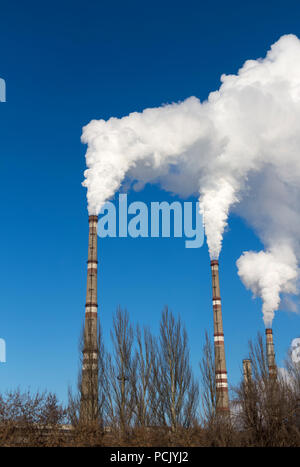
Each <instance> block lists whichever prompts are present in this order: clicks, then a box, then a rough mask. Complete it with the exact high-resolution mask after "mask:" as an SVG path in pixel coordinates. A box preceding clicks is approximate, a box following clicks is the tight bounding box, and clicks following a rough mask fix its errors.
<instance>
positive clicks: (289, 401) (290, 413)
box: [235, 334, 300, 446]
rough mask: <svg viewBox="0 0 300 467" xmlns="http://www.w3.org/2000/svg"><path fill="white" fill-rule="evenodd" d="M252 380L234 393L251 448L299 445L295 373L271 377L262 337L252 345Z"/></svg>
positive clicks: (287, 371) (239, 415) (243, 383)
mask: <svg viewBox="0 0 300 467" xmlns="http://www.w3.org/2000/svg"><path fill="white" fill-rule="evenodd" d="M249 353H250V355H249V356H250V360H251V363H252V374H253V377H252V380H251V381H250V382H249V383H248V384H245V382H242V383H241V384H240V385H239V386H238V387H237V388H235V392H236V394H237V400H236V403H237V404H238V406H239V410H238V412H237V417H238V418H239V419H240V421H241V426H242V429H243V431H244V434H245V435H246V436H247V443H248V445H252V446H291V445H293V443H294V442H295V443H296V444H295V445H297V443H299V439H300V438H299V431H298V429H297V426H296V424H295V417H294V414H295V410H296V407H297V404H296V400H297V397H296V396H295V392H294V388H293V384H291V381H292V373H291V371H289V370H288V369H286V371H285V373H284V375H283V374H282V373H281V372H278V374H277V377H276V379H274V378H270V377H269V374H268V362H267V355H266V350H265V346H264V343H263V339H262V336H261V335H260V334H258V336H257V339H256V341H255V342H254V343H253V342H251V341H250V343H249Z"/></svg>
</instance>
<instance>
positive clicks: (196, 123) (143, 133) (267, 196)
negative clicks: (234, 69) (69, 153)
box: [82, 35, 300, 322]
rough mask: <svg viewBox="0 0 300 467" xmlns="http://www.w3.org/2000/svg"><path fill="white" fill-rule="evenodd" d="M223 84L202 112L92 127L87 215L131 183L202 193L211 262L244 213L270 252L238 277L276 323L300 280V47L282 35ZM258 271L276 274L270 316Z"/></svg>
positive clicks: (179, 110)
mask: <svg viewBox="0 0 300 467" xmlns="http://www.w3.org/2000/svg"><path fill="white" fill-rule="evenodd" d="M221 83H222V84H221V86H220V88H219V90H218V91H216V92H212V93H210V94H209V96H208V100H207V101H204V102H202V103H201V102H200V101H199V99H197V98H196V97H190V98H188V99H186V100H185V101H184V102H180V103H175V104H169V105H165V106H162V107H159V108H153V109H146V110H144V111H143V112H142V113H138V112H134V113H131V114H130V115H128V116H126V117H123V118H120V119H118V118H110V119H109V120H108V121H104V120H93V121H91V122H90V123H89V124H88V125H87V126H85V127H84V128H83V134H82V141H83V142H84V143H87V145H88V148H87V152H86V163H87V167H88V169H87V170H86V171H85V181H84V182H83V184H84V186H86V187H87V189H88V192H87V198H88V210H89V213H90V214H98V213H99V211H100V209H101V207H102V205H103V204H104V202H105V201H106V200H107V199H109V198H111V197H112V196H113V195H114V193H115V192H116V191H117V190H118V189H119V188H120V186H121V184H122V182H123V181H124V179H125V178H126V180H127V181H128V180H130V181H131V183H132V184H133V185H134V187H135V188H136V189H140V188H142V187H143V185H144V184H145V183H148V182H151V183H160V185H161V186H162V187H163V188H164V189H166V190H168V191H171V192H174V193H178V194H180V195H183V196H188V195H191V194H197V195H198V196H199V203H200V211H201V212H202V214H203V218H204V223H205V232H206V237H207V243H208V247H209V252H210V256H211V258H214V259H215V258H218V256H219V253H220V250H221V246H222V238H223V233H224V229H225V227H226V225H227V220H228V215H229V212H230V210H232V209H235V210H237V212H238V213H239V214H241V215H242V216H244V217H245V218H246V220H247V222H249V223H250V225H252V226H253V227H254V228H255V230H256V232H257V233H258V235H259V236H260V238H261V240H262V242H263V243H264V244H265V246H266V249H267V251H266V253H264V254H263V255H261V254H260V253H258V257H257V260H255V261H254V259H253V258H254V256H255V254H254V253H251V254H250V253H249V254H248V255H247V254H245V255H243V256H242V259H240V260H239V262H238V265H239V268H242V270H241V269H240V271H239V273H240V277H241V278H242V280H243V281H244V283H245V285H246V286H247V287H250V288H251V289H252V290H253V292H254V293H256V294H259V295H260V296H262V294H263V300H267V305H266V306H265V305H264V310H268V311H267V312H266V313H268V316H271V315H272V313H273V312H274V310H275V309H276V308H277V307H278V299H277V298H276V297H279V296H280V293H281V292H285V291H289V290H293V291H295V288H294V286H292V284H294V283H295V278H297V276H298V268H297V259H299V254H300V248H299V242H298V237H299V234H300V215H299V212H298V206H299V201H300V189H299V187H300V157H299V154H300V152H299V151H300V131H299V126H300V123H299V122H300V41H299V39H298V38H297V37H296V36H294V35H285V36H282V37H281V38H280V39H279V40H278V41H277V42H276V43H275V44H273V45H272V46H271V49H270V50H269V51H268V53H267V55H266V57H265V58H260V59H257V60H248V61H246V62H245V63H244V65H243V66H242V68H241V69H240V70H239V71H238V73H237V75H222V76H221ZM274 183H275V184H274ZM273 195H275V196H273ZM291 220H292V222H291ZM278 244H280V245H288V247H289V249H290V254H288V255H287V257H286V258H282V257H281V256H279V257H278V254H277V253H276V248H277V245H278ZM262 258H263V259H262ZM283 259H284V261H283ZM264 260H265V263H264ZM289 261H290V262H289ZM257 262H258V263H259V265H260V267H261V268H263V269H264V268H265V267H266V268H267V270H268V271H269V272H268V274H272V267H274V268H275V270H276V271H277V272H276V274H277V275H276V277H277V278H278V280H277V282H276V284H275V283H274V286H273V287H274V297H273V299H272V303H273V305H272V307H273V309H270V307H271V305H270V302H271V299H269V295H268V294H267V292H266V288H265V286H264V284H263V283H262V279H261V273H260V272H258V271H257V278H256V279H257V280H254V278H253V274H255V270H254V271H253V272H252V271H251V265H252V267H253V268H256V264H257ZM245 263H246V264H245ZM264 264H265V265H266V266H264ZM271 265H272V267H271ZM285 266H286V267H285ZM281 268H283V271H284V272H283V273H280V272H279V271H280V270H281ZM290 268H291V269H293V273H291V270H290ZM284 275H286V277H283V276H284ZM266 280H267V279H266ZM272 307H271V308H272ZM265 319H266V321H267V322H269V318H267V317H266V318H265Z"/></svg>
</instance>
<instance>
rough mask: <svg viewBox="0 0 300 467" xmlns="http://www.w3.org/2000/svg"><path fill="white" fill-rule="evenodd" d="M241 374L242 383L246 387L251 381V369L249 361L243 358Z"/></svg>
mask: <svg viewBox="0 0 300 467" xmlns="http://www.w3.org/2000/svg"><path fill="white" fill-rule="evenodd" d="M243 373H244V383H245V385H248V384H249V383H250V382H251V381H252V367H251V360H249V359H248V358H245V359H244V360H243Z"/></svg>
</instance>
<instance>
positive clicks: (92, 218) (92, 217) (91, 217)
mask: <svg viewBox="0 0 300 467" xmlns="http://www.w3.org/2000/svg"><path fill="white" fill-rule="evenodd" d="M92 221H96V222H98V216H93V215H92V216H89V222H92Z"/></svg>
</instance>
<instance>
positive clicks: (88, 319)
mask: <svg viewBox="0 0 300 467" xmlns="http://www.w3.org/2000/svg"><path fill="white" fill-rule="evenodd" d="M97 223H98V217H97V216H89V248H88V262H87V293H86V305H85V325H84V347H83V364H82V380H81V404H80V419H81V421H83V422H85V423H88V422H92V421H94V420H96V418H97V414H98V344H97V308H98V304H97V265H98V261H97Z"/></svg>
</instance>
